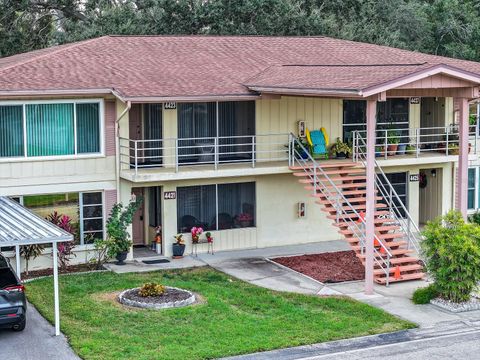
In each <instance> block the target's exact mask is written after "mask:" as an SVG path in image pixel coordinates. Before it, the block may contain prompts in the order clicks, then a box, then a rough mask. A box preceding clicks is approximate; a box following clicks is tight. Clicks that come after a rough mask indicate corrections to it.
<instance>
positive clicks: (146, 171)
mask: <svg viewBox="0 0 480 360" xmlns="http://www.w3.org/2000/svg"><path fill="white" fill-rule="evenodd" d="M476 158H477V155H475V154H470V155H469V160H474V159H476ZM376 160H377V161H378V163H379V165H380V166H381V167H384V168H386V167H392V166H406V165H424V164H438V163H446V162H455V161H458V155H448V156H446V155H445V154H442V153H439V152H436V151H431V152H430V151H429V152H427V151H425V152H421V153H420V154H419V156H418V157H416V156H415V155H412V154H409V155H394V156H389V157H388V158H387V159H385V158H384V157H377V158H376ZM317 161H318V163H319V164H322V163H331V162H339V161H346V162H351V161H352V160H351V159H346V160H338V159H327V160H317ZM286 173H290V169H289V167H288V161H286V160H284V161H264V162H257V163H255V167H252V164H251V163H250V162H248V163H225V164H219V165H218V168H217V169H216V170H215V167H214V165H210V164H206V165H181V166H179V169H178V172H175V167H171V166H170V167H162V166H158V167H145V168H139V169H138V171H137V172H135V169H123V170H121V177H122V178H123V179H125V180H129V181H132V182H135V183H143V182H155V181H176V180H189V179H206V178H221V177H237V176H255V175H270V174H286Z"/></svg>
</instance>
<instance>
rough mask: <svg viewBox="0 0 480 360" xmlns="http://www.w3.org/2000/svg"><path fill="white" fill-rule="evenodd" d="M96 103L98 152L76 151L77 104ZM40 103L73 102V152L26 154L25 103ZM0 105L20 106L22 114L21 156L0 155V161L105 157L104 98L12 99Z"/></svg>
mask: <svg viewBox="0 0 480 360" xmlns="http://www.w3.org/2000/svg"><path fill="white" fill-rule="evenodd" d="M88 103H96V104H98V111H99V115H100V116H99V122H100V129H99V131H100V152H97V153H85V154H78V153H77V107H76V105H77V104H88ZM41 104H73V122H74V145H75V153H74V154H70V155H52V156H28V152H27V149H28V144H27V115H26V106H27V105H41ZM0 106H22V112H23V114H22V116H23V156H16V157H0V163H9V162H28V161H46V160H75V159H88V158H99V157H105V101H104V99H100V98H94V99H71V100H68V99H58V100H54V99H52V100H30V101H22V100H12V101H1V102H0Z"/></svg>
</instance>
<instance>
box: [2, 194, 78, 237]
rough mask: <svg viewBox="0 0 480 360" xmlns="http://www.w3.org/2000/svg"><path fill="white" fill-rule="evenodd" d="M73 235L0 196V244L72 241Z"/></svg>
mask: <svg viewBox="0 0 480 360" xmlns="http://www.w3.org/2000/svg"><path fill="white" fill-rule="evenodd" d="M72 240H73V235H72V234H70V233H68V232H66V231H65V230H62V229H60V228H59V227H58V226H56V225H54V224H52V223H51V222H49V221H47V220H45V219H43V218H41V217H40V216H38V215H37V214H35V213H33V212H31V211H30V210H28V209H26V208H25V207H23V206H22V205H21V204H19V203H17V202H16V201H13V200H12V199H9V198H8V197H5V196H0V246H18V245H32V244H45V243H57V242H64V241H72Z"/></svg>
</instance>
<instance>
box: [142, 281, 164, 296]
mask: <svg viewBox="0 0 480 360" xmlns="http://www.w3.org/2000/svg"><path fill="white" fill-rule="evenodd" d="M165 291H166V289H165V286H163V285H160V284H157V283H146V284H143V286H142V287H141V288H140V290H139V291H138V295H140V296H142V297H149V296H160V295H163V294H165Z"/></svg>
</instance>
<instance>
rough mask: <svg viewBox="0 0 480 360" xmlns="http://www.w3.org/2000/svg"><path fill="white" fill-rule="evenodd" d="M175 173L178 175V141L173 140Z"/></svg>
mask: <svg viewBox="0 0 480 360" xmlns="http://www.w3.org/2000/svg"><path fill="white" fill-rule="evenodd" d="M175 172H177V173H178V139H175Z"/></svg>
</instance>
